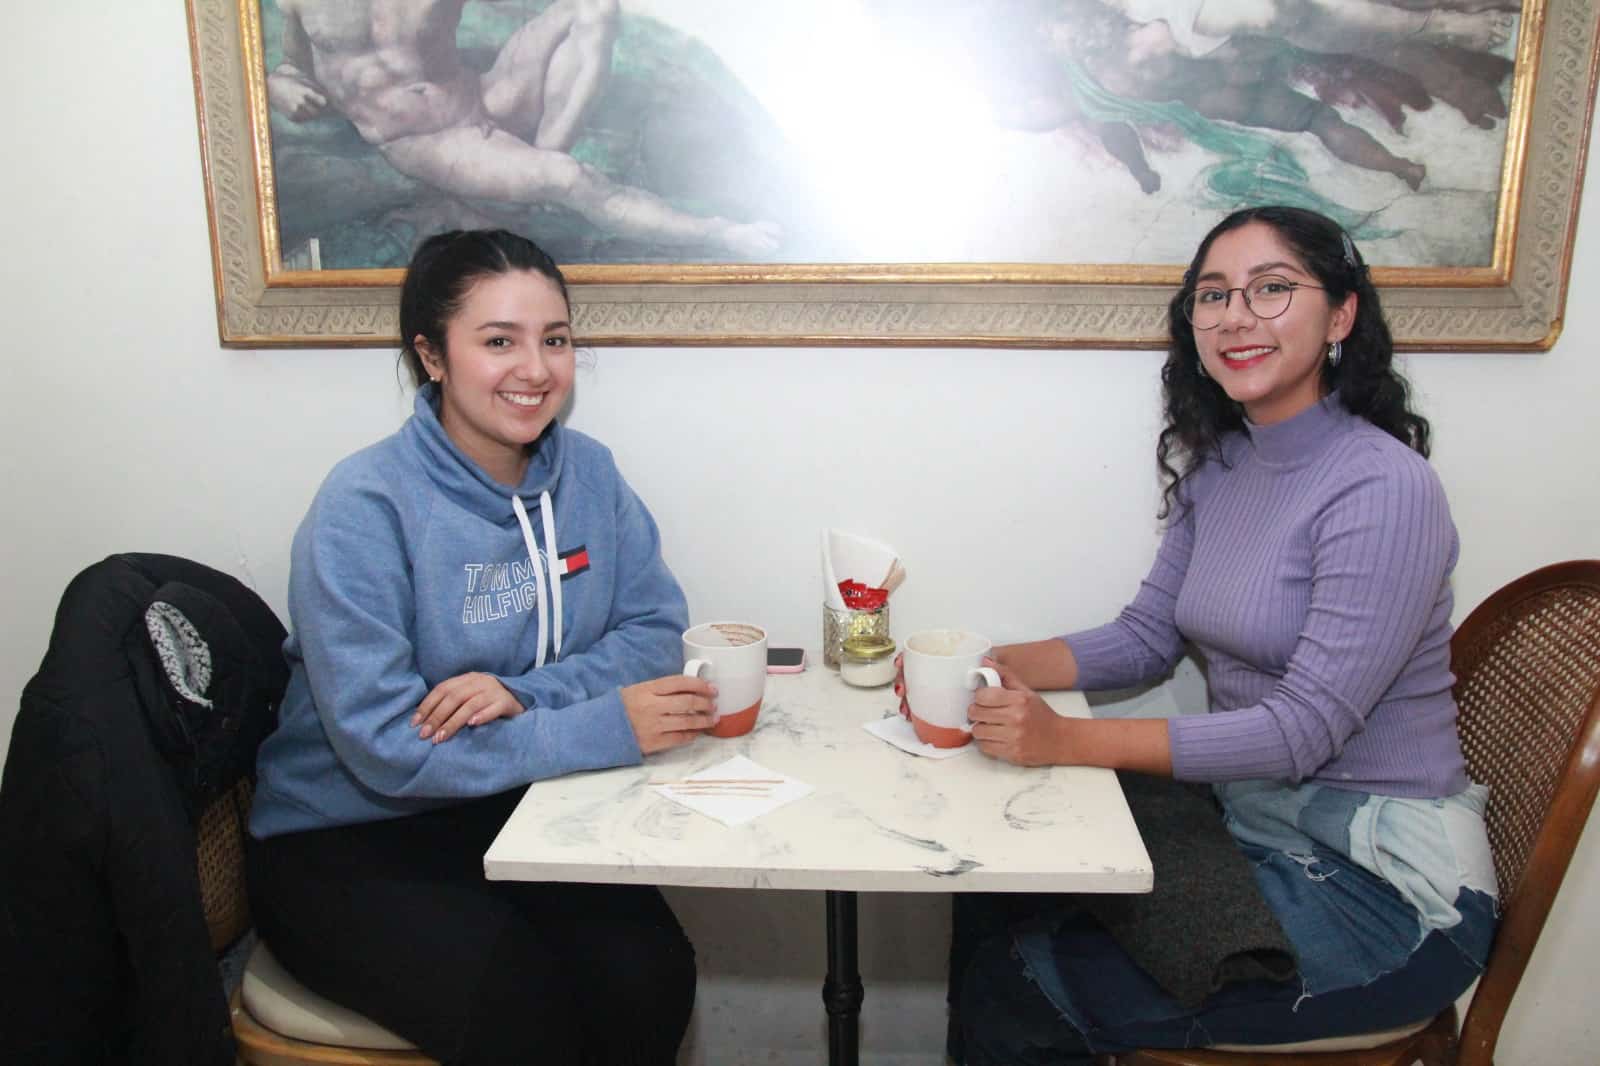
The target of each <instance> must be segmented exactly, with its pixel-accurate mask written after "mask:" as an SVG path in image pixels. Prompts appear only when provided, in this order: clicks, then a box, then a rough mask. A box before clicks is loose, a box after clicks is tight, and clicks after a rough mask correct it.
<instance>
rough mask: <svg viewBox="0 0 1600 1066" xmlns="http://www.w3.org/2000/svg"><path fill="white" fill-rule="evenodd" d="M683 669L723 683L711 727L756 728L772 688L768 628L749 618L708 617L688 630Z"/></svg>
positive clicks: (727, 733) (728, 732) (726, 733)
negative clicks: (765, 695)
mask: <svg viewBox="0 0 1600 1066" xmlns="http://www.w3.org/2000/svg"><path fill="white" fill-rule="evenodd" d="M683 659H684V666H683V675H684V676H685V677H698V678H702V679H704V680H706V681H709V682H711V683H712V684H713V685H716V686H717V720H716V724H715V725H713V726H712V727H711V728H710V729H709V730H708V732H709V733H710V734H711V735H712V736H714V737H737V736H742V735H743V734H745V733H748V732H750V730H752V729H754V728H755V725H756V715H757V714H759V713H761V697H762V694H763V693H765V692H766V689H767V631H766V630H765V629H762V628H761V627H760V626H753V625H750V624H749V623H748V622H707V623H705V624H704V625H698V626H695V627H694V628H693V629H690V630H689V631H687V632H686V633H684V634H683Z"/></svg>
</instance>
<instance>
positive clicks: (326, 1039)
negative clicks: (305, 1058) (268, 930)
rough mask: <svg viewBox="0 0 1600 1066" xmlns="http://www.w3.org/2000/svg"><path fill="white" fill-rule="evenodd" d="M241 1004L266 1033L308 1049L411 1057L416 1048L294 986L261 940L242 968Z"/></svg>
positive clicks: (381, 1027)
mask: <svg viewBox="0 0 1600 1066" xmlns="http://www.w3.org/2000/svg"><path fill="white" fill-rule="evenodd" d="M239 1000H240V1002H241V1003H243V1005H244V1009H245V1010H247V1011H249V1012H250V1016H251V1017H252V1018H254V1019H255V1020H256V1021H258V1022H260V1023H261V1024H262V1025H264V1026H266V1027H267V1028H268V1029H271V1030H272V1031H273V1032H275V1033H278V1034H280V1035H282V1036H287V1037H291V1038H293V1039H295V1040H304V1041H306V1042H307V1043H310V1044H328V1045H331V1046H333V1047H353V1048H367V1049H370V1050H381V1051H411V1050H415V1047H416V1045H414V1044H411V1043H408V1042H407V1041H405V1040H402V1039H401V1038H400V1037H398V1036H395V1035H394V1034H393V1033H391V1032H389V1030H387V1029H385V1028H384V1027H383V1026H381V1025H379V1024H378V1023H377V1022H374V1021H370V1020H368V1019H367V1018H365V1017H363V1016H361V1015H359V1014H357V1013H356V1012H355V1011H353V1010H350V1009H349V1008H347V1007H341V1006H339V1005H338V1004H337V1003H333V1002H330V1001H329V1000H326V999H323V998H322V997H321V996H319V995H317V994H316V993H315V992H313V991H311V990H310V989H309V988H307V987H306V986H305V985H303V984H301V983H300V982H299V981H296V980H295V979H294V978H293V977H291V976H289V971H288V970H285V969H284V968H283V966H282V965H280V964H279V962H278V960H277V959H275V958H274V957H273V955H272V952H270V951H268V950H267V945H266V944H265V943H264V942H262V941H260V940H257V941H256V946H255V949H254V950H253V951H251V952H250V961H249V962H247V963H245V967H244V980H243V982H242V983H241V984H240V986H239Z"/></svg>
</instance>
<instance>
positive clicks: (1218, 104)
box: [188, 0, 1600, 351]
mask: <svg viewBox="0 0 1600 1066" xmlns="http://www.w3.org/2000/svg"><path fill="white" fill-rule="evenodd" d="M188 5H189V27H190V45H191V52H192V56H193V62H194V83H195V93H196V102H197V111H198V117H199V124H200V134H201V136H200V141H201V157H202V165H203V168H204V177H205V189H206V197H207V205H208V212H209V217H210V223H211V238H212V254H213V262H214V268H215V285H216V300H217V313H218V323H219V332H220V335H221V339H222V342H223V344H225V345H228V346H230V347H270V346H282V345H296V346H307V347H330V346H340V345H394V344H396V343H397V342H398V338H397V336H396V334H397V329H398V326H397V312H396V293H397V286H398V283H399V280H400V276H401V269H402V268H403V266H404V264H405V262H406V261H407V259H408V257H409V255H410V251H411V249H412V248H413V247H414V246H415V244H416V242H417V241H419V240H420V239H422V238H423V237H425V236H426V235H428V234H429V233H432V232H436V231H438V230H440V229H450V228H463V227H471V226H489V225H493V226H505V227H507V228H510V229H515V230H517V231H519V232H523V233H526V234H527V235H529V236H531V237H533V238H534V239H535V240H537V241H538V242H539V243H540V244H542V245H543V246H544V247H545V248H546V249H547V250H549V251H550V252H551V253H552V255H554V256H555V257H556V259H557V260H558V261H560V262H561V263H562V264H563V266H564V268H565V269H566V270H567V273H568V278H569V280H570V281H571V282H572V294H573V300H574V317H575V324H576V326H577V328H578V330H579V332H580V334H581V336H582V337H583V338H584V339H585V340H586V341H587V342H589V343H592V344H598V345H608V344H661V345H678V344H702V345H739V344H749V345H963V346H1013V347H1046V348H1047V347H1088V348H1133V347H1160V346H1161V345H1162V344H1163V340H1162V338H1163V335H1164V332H1165V329H1166V322H1165V319H1166V303H1167V299H1168V297H1169V296H1170V294H1171V292H1172V290H1173V288H1174V286H1175V285H1176V284H1177V283H1178V280H1179V277H1180V275H1181V272H1182V267H1183V264H1184V263H1185V261H1186V259H1187V257H1188V255H1189V254H1190V251H1191V250H1192V248H1193V247H1194V246H1195V244H1196V243H1197V242H1198V240H1199V238H1200V237H1201V236H1202V235H1203V234H1204V232H1205V231H1206V230H1207V229H1208V228H1209V227H1210V225H1211V224H1212V223H1213V222H1215V221H1216V220H1217V219H1218V218H1220V217H1221V216H1222V215H1223V214H1224V213H1226V212H1227V211H1229V210H1232V209H1233V208H1236V207H1240V206H1245V205H1248V204H1256V203H1289V204H1295V205H1299V206H1304V207H1310V208H1314V209H1316V210H1319V211H1322V212H1323V213H1325V214H1328V215H1330V216H1331V217H1333V218H1335V219H1337V220H1338V221H1339V222H1340V223H1342V224H1343V225H1344V226H1345V228H1346V229H1347V230H1348V231H1349V232H1350V233H1351V234H1352V235H1353V236H1354V237H1355V238H1356V240H1357V242H1358V243H1359V244H1360V245H1361V247H1362V249H1363V252H1364V253H1365V254H1366V256H1367V258H1368V261H1369V262H1371V263H1373V264H1374V274H1375V277H1376V280H1377V281H1378V283H1379V285H1380V286H1381V287H1382V288H1383V291H1384V299H1385V307H1386V308H1387V310H1388V312H1389V316H1390V320H1391V324H1392V326H1393V328H1394V332H1395V335H1396V339H1397V341H1398V342H1399V343H1400V344H1401V345H1402V346H1403V347H1406V348H1411V349H1437V350H1456V349H1472V350H1493V351H1517V350H1538V349H1545V348H1548V347H1549V346H1550V345H1551V344H1553V343H1554V341H1555V339H1556V337H1557V335H1558V334H1559V332H1560V329H1561V320H1562V315H1563V310H1564V306H1565V300H1566V289H1567V278H1568V273H1569V267H1570V260H1571V251H1572V238H1573V232H1574V227H1575V223H1576V216H1577V210H1578V201H1579V196H1580V194H1581V189H1582V179H1583V170H1584V165H1585V160H1586V156H1587V151H1588V141H1589V131H1590V126H1591V116H1592V111H1593V106H1594V100H1595V78H1596V70H1597V52H1596V36H1597V22H1600V13H1597V9H1600V0H1524V2H1521V3H1518V2H1516V0H1250V2H1248V3H1245V2H1231V0H1230V2H1222V0H958V2H953V3H949V4H924V3H919V2H917V0H808V2H807V3H805V4H751V3H748V2H747V0H188Z"/></svg>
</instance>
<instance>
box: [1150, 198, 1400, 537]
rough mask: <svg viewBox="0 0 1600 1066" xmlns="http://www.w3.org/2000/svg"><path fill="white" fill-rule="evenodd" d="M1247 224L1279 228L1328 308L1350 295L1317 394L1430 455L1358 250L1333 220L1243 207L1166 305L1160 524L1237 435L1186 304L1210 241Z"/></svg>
mask: <svg viewBox="0 0 1600 1066" xmlns="http://www.w3.org/2000/svg"><path fill="white" fill-rule="evenodd" d="M1252 222H1261V223H1264V224H1266V225H1268V226H1271V227H1272V228H1273V230H1274V231H1276V233H1277V235H1278V237H1279V239H1280V240H1282V241H1283V242H1284V243H1285V244H1287V245H1288V246H1289V247H1290V249H1292V250H1293V251H1294V253H1295V254H1296V255H1297V256H1298V257H1299V258H1300V262H1301V263H1302V264H1303V265H1304V266H1305V268H1306V270H1307V271H1308V272H1309V273H1310V274H1311V275H1313V276H1314V277H1315V278H1316V279H1317V281H1318V282H1319V283H1320V284H1321V285H1322V287H1323V288H1324V289H1325V290H1326V292H1325V294H1324V295H1325V297H1326V299H1327V300H1328V302H1329V303H1330V304H1332V305H1337V304H1339V303H1341V302H1343V301H1344V299H1345V297H1347V296H1348V295H1349V294H1350V293H1352V292H1353V293H1355V294H1356V318H1355V322H1354V324H1353V325H1352V326H1351V328H1350V335H1349V336H1348V337H1346V338H1345V339H1344V342H1343V344H1342V348H1343V357H1342V358H1341V359H1340V360H1339V362H1338V363H1337V364H1333V363H1330V362H1327V361H1324V362H1323V364H1322V384H1323V387H1324V389H1325V390H1326V391H1328V392H1332V391H1334V390H1335V389H1337V390H1338V393H1339V402H1340V403H1341V404H1342V405H1343V406H1344V407H1345V409H1346V410H1348V411H1350V412H1351V413H1352V414H1355V415H1359V416H1361V417H1362V418H1365V419H1366V420H1367V421H1368V422H1371V423H1372V424H1373V425H1375V426H1377V427H1378V428H1379V429H1381V430H1383V431H1384V432H1385V433H1388V434H1389V435H1390V436H1392V437H1395V438H1397V439H1398V440H1401V441H1404V442H1405V443H1406V444H1407V445H1408V446H1409V447H1411V448H1412V449H1414V450H1416V451H1417V452H1419V453H1420V454H1422V455H1424V456H1426V455H1427V454H1428V420H1427V419H1425V418H1423V417H1422V416H1421V415H1419V414H1417V413H1416V412H1415V411H1413V410H1411V406H1410V396H1411V390H1410V388H1409V387H1408V386H1407V385H1406V381H1405V378H1403V377H1402V376H1401V375H1400V372H1399V371H1397V370H1396V369H1395V368H1394V338H1392V337H1391V336H1390V335H1389V324H1388V323H1387V322H1385V321H1384V318H1383V306H1382V304H1381V303H1380V302H1379V300H1378V290H1377V289H1376V288H1374V287H1373V284H1372V279H1371V277H1370V276H1369V274H1368V271H1367V266H1366V264H1365V263H1364V262H1363V261H1362V259H1361V253H1360V252H1358V251H1357V250H1356V247H1355V244H1354V243H1353V242H1352V241H1351V240H1350V238H1349V236H1348V235H1346V233H1345V231H1344V229H1343V228H1342V227H1340V225H1339V224H1338V223H1337V222H1334V221H1333V220H1332V219H1330V218H1326V217H1324V216H1323V215H1319V214H1317V213H1316V212H1315V211H1307V210H1304V209H1303V208H1298V207H1247V208H1244V209H1243V210H1240V211H1235V212H1234V213H1233V214H1231V215H1229V216H1228V217H1227V218H1225V219H1223V220H1222V221H1221V222H1218V223H1217V224H1216V226H1214V227H1212V230H1211V232H1210V233H1208V234H1206V236H1205V240H1203V241H1201V242H1200V247H1199V248H1198V249H1196V250H1195V253H1194V259H1193V261H1191V262H1190V264H1189V269H1188V270H1186V271H1185V272H1184V275H1183V286H1182V287H1181V288H1180V289H1179V290H1178V291H1177V293H1176V294H1175V295H1174V296H1173V297H1172V302H1171V303H1170V304H1168V306H1167V336H1168V340H1167V361H1166V364H1165V365H1164V366H1163V367H1162V368H1161V392H1162V398H1163V403H1164V406H1165V414H1166V426H1165V427H1164V428H1163V429H1162V430H1161V436H1160V438H1159V439H1158V440H1157V442H1156V465H1157V466H1158V467H1159V468H1160V470H1161V476H1162V480H1163V481H1165V483H1166V484H1165V487H1164V488H1163V490H1162V494H1161V510H1160V512H1159V515H1158V517H1160V518H1166V517H1167V516H1168V515H1170V514H1172V513H1173V509H1174V507H1175V506H1177V504H1178V488H1179V486H1180V485H1182V483H1183V481H1184V479H1185V478H1187V477H1188V476H1189V475H1190V474H1192V473H1194V471H1195V469H1196V468H1197V467H1199V465H1200V464H1201V463H1202V462H1203V461H1204V460H1205V459H1206V458H1208V457H1220V455H1221V442H1222V438H1223V436H1224V435H1225V434H1227V433H1229V432H1232V431H1234V430H1242V429H1244V424H1245V423H1244V409H1243V408H1242V407H1241V406H1240V405H1239V404H1237V403H1235V402H1234V401H1233V400H1231V399H1229V398H1228V394H1227V393H1225V392H1223V391H1222V386H1220V385H1218V384H1217V383H1216V382H1215V381H1212V380H1211V379H1210V378H1209V377H1207V376H1206V375H1205V374H1204V373H1203V372H1202V371H1201V369H1200V352H1199V349H1198V348H1196V347H1195V343H1194V330H1193V329H1192V328H1191V327H1190V325H1189V322H1188V319H1187V318H1186V317H1185V315H1184V312H1183V308H1184V302H1185V301H1186V300H1187V299H1188V298H1189V296H1190V295H1191V294H1192V293H1193V292H1194V288H1195V284H1194V279H1195V276H1196V275H1197V274H1198V273H1199V271H1200V265H1201V264H1202V263H1204V262H1205V258H1206V253H1208V252H1209V251H1210V250H1211V245H1212V243H1213V242H1214V241H1216V239H1217V238H1218V237H1220V236H1222V235H1223V234H1224V233H1227V232H1229V231H1230V230H1236V229H1238V228H1239V227H1241V226H1245V225H1248V224H1249V223H1252Z"/></svg>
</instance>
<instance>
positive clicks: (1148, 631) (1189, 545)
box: [1061, 508, 1194, 690]
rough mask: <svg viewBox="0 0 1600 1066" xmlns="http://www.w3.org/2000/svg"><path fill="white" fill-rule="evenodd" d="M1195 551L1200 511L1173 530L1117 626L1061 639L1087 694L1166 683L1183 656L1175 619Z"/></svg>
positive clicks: (1176, 523) (1182, 519)
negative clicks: (1160, 679) (1150, 682)
mask: <svg viewBox="0 0 1600 1066" xmlns="http://www.w3.org/2000/svg"><path fill="white" fill-rule="evenodd" d="M1193 547H1194V511H1193V509H1192V508H1191V509H1187V510H1186V511H1185V513H1184V514H1183V515H1182V517H1180V518H1177V519H1175V520H1173V521H1172V522H1171V524H1169V525H1168V526H1167V531H1166V534H1165V535H1164V536H1163V537H1162V539H1161V549H1160V551H1158V552H1157V553H1156V560H1155V563H1154V565H1152V566H1151V568H1150V573H1149V574H1148V575H1147V576H1146V577H1145V579H1144V581H1143V582H1142V583H1141V584H1140V586H1139V593H1138V595H1137V596H1135V597H1134V600H1133V602H1132V603H1130V604H1128V606H1126V607H1124V608H1123V609H1122V612H1121V613H1120V614H1119V615H1118V616H1117V618H1116V620H1115V621H1112V622H1108V623H1107V624H1105V625H1103V626H1099V627H1097V628H1095V629H1084V630H1080V631H1079V632H1076V633H1069V634H1067V635H1066V636H1064V637H1062V638H1061V639H1062V640H1064V641H1066V642H1067V647H1069V648H1071V649H1072V657H1073V658H1074V659H1075V660H1076V661H1077V664H1078V687H1079V688H1081V689H1087V690H1095V689H1113V688H1127V687H1129V686H1132V685H1137V684H1140V683H1142V682H1145V681H1148V680H1150V679H1152V678H1156V677H1160V676H1161V675H1163V674H1165V673H1166V672H1167V671H1168V670H1171V669H1172V667H1173V666H1174V665H1175V664H1176V663H1177V661H1178V658H1179V656H1180V655H1182V653H1183V634H1181V633H1180V632H1178V626H1177V623H1176V622H1175V621H1174V614H1175V612H1176V609H1177V603H1178V592H1179V590H1180V589H1181V588H1182V587H1183V578H1184V574H1185V573H1187V572H1188V569H1189V556H1190V553H1191V551H1192V550H1193Z"/></svg>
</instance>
